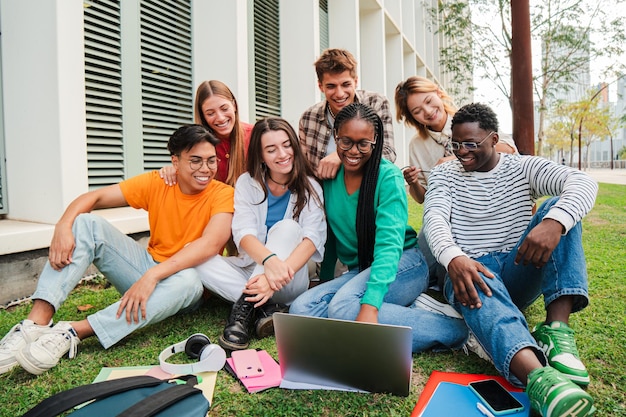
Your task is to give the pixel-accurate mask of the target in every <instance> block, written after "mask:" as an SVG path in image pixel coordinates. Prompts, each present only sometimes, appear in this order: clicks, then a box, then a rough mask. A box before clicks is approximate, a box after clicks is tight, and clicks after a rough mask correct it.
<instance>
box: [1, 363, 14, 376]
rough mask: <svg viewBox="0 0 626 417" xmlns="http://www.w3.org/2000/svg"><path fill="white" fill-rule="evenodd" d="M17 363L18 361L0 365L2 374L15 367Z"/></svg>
mask: <svg viewBox="0 0 626 417" xmlns="http://www.w3.org/2000/svg"><path fill="white" fill-rule="evenodd" d="M17 365H19V364H18V363H17V361H15V362H13V363H11V364H9V365H3V366H0V375H1V374H4V373H6V372H9V371H10V370H11V369H13V368H15V367H16V366H17Z"/></svg>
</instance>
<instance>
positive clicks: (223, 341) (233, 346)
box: [217, 335, 250, 350]
mask: <svg viewBox="0 0 626 417" xmlns="http://www.w3.org/2000/svg"><path fill="white" fill-rule="evenodd" d="M217 342H218V344H219V345H220V346H221V347H222V348H224V349H226V350H243V349H247V348H248V346H250V342H248V343H242V344H238V343H233V342H229V341H228V340H226V339H224V336H223V335H222V336H220V338H219V340H218V341H217Z"/></svg>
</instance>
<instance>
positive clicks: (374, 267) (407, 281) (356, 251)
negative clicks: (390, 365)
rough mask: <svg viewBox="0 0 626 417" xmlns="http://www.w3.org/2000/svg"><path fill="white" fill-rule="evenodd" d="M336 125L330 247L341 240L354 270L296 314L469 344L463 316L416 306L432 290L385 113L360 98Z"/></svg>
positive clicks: (438, 343)
mask: <svg viewBox="0 0 626 417" xmlns="http://www.w3.org/2000/svg"><path fill="white" fill-rule="evenodd" d="M334 129H335V132H334V133H335V135H334V136H335V141H336V143H337V153H338V155H339V158H340V160H341V166H340V168H339V171H338V173H337V176H336V177H335V178H334V179H331V180H326V181H324V183H323V188H324V199H325V201H326V216H327V221H328V224H329V230H330V232H332V233H331V234H332V236H331V237H329V239H334V245H333V244H332V243H333V242H332V241H331V242H328V243H327V245H326V250H327V251H329V250H333V249H331V248H332V247H333V246H334V252H335V255H336V257H338V258H339V260H340V261H341V262H342V263H344V264H345V265H347V267H348V271H347V272H346V273H344V274H343V275H341V276H339V277H337V278H335V279H332V280H330V281H327V282H324V283H322V284H320V285H318V286H316V287H313V288H312V289H310V290H308V291H306V292H304V293H303V294H302V295H300V296H299V297H298V298H297V299H296V300H295V301H294V302H293V303H292V304H291V307H290V310H289V311H290V313H293V314H301V315H309V316H317V317H330V318H336V319H343V320H356V321H363V322H371V323H384V324H393V325H403V326H409V327H411V328H412V329H413V351H414V352H420V351H423V350H427V349H433V348H434V349H444V348H460V347H462V346H463V344H464V342H465V341H466V339H467V338H468V331H467V327H466V326H465V323H464V322H463V320H461V319H458V318H452V317H448V316H445V315H442V314H438V313H434V312H431V311H427V310H425V309H421V308H419V307H413V308H411V307H408V306H409V305H411V304H412V303H413V301H414V300H415V299H416V298H417V297H418V296H419V295H420V294H421V293H422V292H424V291H426V290H427V289H428V286H429V278H428V268H427V267H426V264H425V262H424V257H423V255H422V253H421V252H420V250H419V249H418V248H417V238H416V233H415V231H414V230H413V229H412V228H411V227H410V226H409V225H408V224H407V220H408V211H407V210H408V209H407V204H408V203H407V195H406V191H405V188H404V183H403V177H402V173H401V172H400V170H399V169H398V168H397V167H396V166H395V165H394V164H393V163H391V162H389V161H386V160H384V159H382V158H381V155H382V146H380V145H381V144H382V137H383V126H382V122H381V119H380V117H378V115H377V114H376V113H375V112H374V111H373V110H372V109H371V108H370V107H368V106H366V105H364V104H360V103H354V104H351V105H349V106H347V107H345V108H344V109H343V110H341V111H340V112H339V113H338V114H337V117H336V119H335V125H334ZM329 243H331V244H329ZM327 261H333V262H334V260H333V259H325V262H327Z"/></svg>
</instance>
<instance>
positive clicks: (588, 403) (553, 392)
mask: <svg viewBox="0 0 626 417" xmlns="http://www.w3.org/2000/svg"><path fill="white" fill-rule="evenodd" d="M526 393H527V394H528V398H529V399H530V405H531V407H532V408H533V409H534V410H535V411H537V412H538V413H540V414H541V415H542V416H543V417H585V416H591V415H593V413H595V411H596V408H595V407H594V406H593V399H592V398H591V396H590V395H589V394H587V393H586V392H585V391H583V389H582V388H580V387H579V386H578V385H576V384H574V383H573V382H572V381H570V380H569V379H568V378H567V377H566V376H565V375H563V374H561V373H560V372H559V371H557V370H556V369H554V368H551V367H549V366H546V367H545V368H538V369H535V370H534V371H532V372H531V373H530V374H528V386H527V387H526Z"/></svg>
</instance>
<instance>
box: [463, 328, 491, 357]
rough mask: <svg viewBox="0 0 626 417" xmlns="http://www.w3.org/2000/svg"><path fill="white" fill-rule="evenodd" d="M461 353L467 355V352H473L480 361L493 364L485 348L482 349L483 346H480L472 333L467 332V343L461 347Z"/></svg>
mask: <svg viewBox="0 0 626 417" xmlns="http://www.w3.org/2000/svg"><path fill="white" fill-rule="evenodd" d="M463 351H464V352H465V354H466V355H467V354H468V353H467V352H468V351H470V352H474V353H475V354H476V355H478V357H479V358H480V359H484V360H486V361H487V362H491V363H493V360H492V359H491V356H489V354H488V353H487V351H486V350H485V348H483V346H482V345H481V344H480V342H479V341H478V339H476V336H475V335H474V333H472V332H469V337H468V338H467V341H466V342H465V344H464V345H463Z"/></svg>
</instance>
